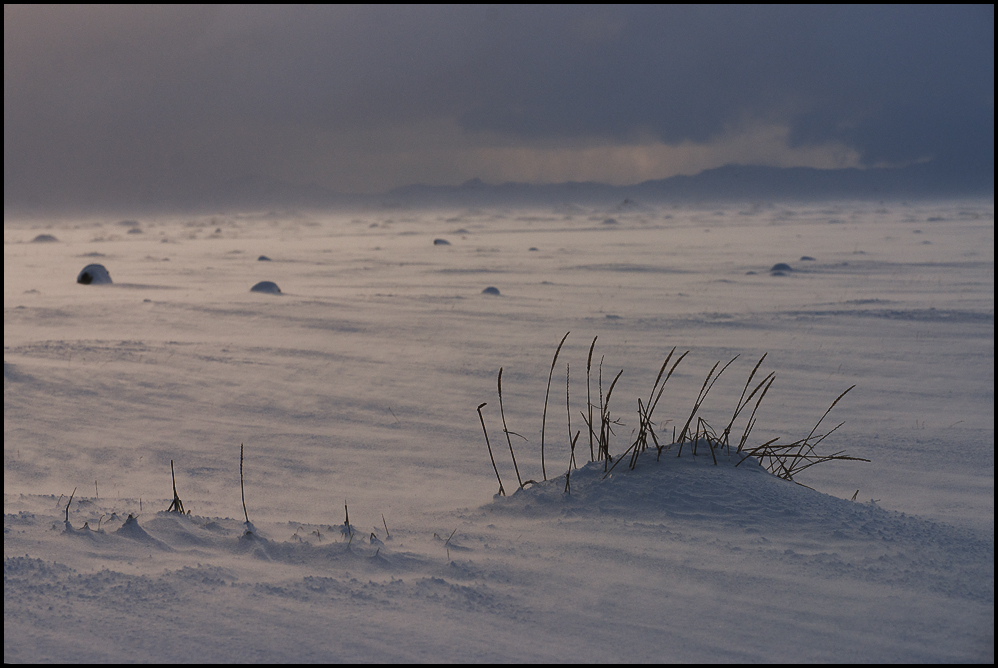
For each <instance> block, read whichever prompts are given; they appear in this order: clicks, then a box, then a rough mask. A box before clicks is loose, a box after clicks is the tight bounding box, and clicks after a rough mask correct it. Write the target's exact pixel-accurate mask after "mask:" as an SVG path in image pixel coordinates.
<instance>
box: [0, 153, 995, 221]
mask: <svg viewBox="0 0 998 668" xmlns="http://www.w3.org/2000/svg"><path fill="white" fill-rule="evenodd" d="M989 167H990V168H989V169H988V168H983V169H982V168H972V167H971V166H956V165H954V164H952V163H936V162H929V163H922V164H916V165H910V166H908V167H903V168H898V169H884V168H871V169H814V168H810V167H763V166H752V165H725V166H723V167H717V168H714V169H708V170H705V171H703V172H700V173H699V174H696V175H693V176H672V177H669V178H666V179H658V180H653V181H645V182H643V183H638V184H635V185H629V186H613V185H609V184H606V183H596V182H567V183H551V184H531V183H513V182H510V183H501V184H489V183H485V182H484V181H482V180H481V179H478V178H474V179H470V180H469V181H465V182H464V183H462V184H461V185H457V186H449V185H422V184H416V185H409V186H403V187H400V188H395V189H393V190H390V191H388V192H385V193H377V194H367V195H358V194H347V193H340V192H336V191H334V190H330V189H328V188H325V187H323V186H321V185H318V184H316V183H310V184H305V185H300V184H293V183H288V182H286V181H281V180H279V179H275V178H272V177H269V176H261V175H252V174H247V175H244V176H242V177H239V178H235V179H229V180H225V181H219V182H216V183H214V184H202V185H201V187H198V188H197V189H196V190H191V191H181V192H178V191H175V190H172V189H171V188H170V187H169V186H168V185H167V184H156V185H153V186H150V187H149V188H147V189H145V190H144V191H143V192H142V193H133V195H132V196H131V197H127V198H124V199H118V200H116V201H115V202H114V203H113V204H112V203H108V202H104V201H102V200H99V199H95V200H94V201H89V202H80V201H73V200H72V199H68V200H63V201H61V202H60V201H57V200H56V201H53V200H42V199H38V198H33V199H26V200H21V201H18V200H17V199H16V198H15V197H14V194H15V193H14V192H13V191H11V192H8V190H7V189H6V188H5V189H4V212H5V214H10V215H19V214H28V215H37V214H39V213H40V212H45V211H48V212H53V211H59V210H63V211H65V212H74V213H79V212H80V211H84V210H92V211H101V212H104V213H112V212H115V213H117V214H119V215H132V214H135V213H137V212H140V211H146V212H198V211H200V212H217V211H219V210H244V211H251V210H255V211H259V210H267V209H273V210H278V209H291V210H295V209H298V210H303V209H315V210H319V209H358V208H360V209H370V208H384V207H388V208H407V207H432V206H457V207H481V206H552V205H553V206H559V205H566V204H568V205H573V204H577V205H594V206H608V205H612V204H617V203H620V202H622V201H625V200H630V201H632V202H640V203H647V204H656V203H663V202H665V203H688V204H695V203H697V202H712V201H741V202H759V201H765V200H784V201H786V200H790V201H817V200H829V199H857V200H920V199H938V198H954V197H994V165H993V164H992V165H990V166H989Z"/></svg>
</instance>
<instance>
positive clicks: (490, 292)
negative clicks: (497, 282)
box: [482, 285, 499, 295]
mask: <svg viewBox="0 0 998 668" xmlns="http://www.w3.org/2000/svg"><path fill="white" fill-rule="evenodd" d="M482 294H483V295H498V294H499V288H497V287H495V286H492V285H490V286H489V287H487V288H485V289H484V290H482Z"/></svg>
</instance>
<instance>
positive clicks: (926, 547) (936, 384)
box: [4, 201, 994, 662]
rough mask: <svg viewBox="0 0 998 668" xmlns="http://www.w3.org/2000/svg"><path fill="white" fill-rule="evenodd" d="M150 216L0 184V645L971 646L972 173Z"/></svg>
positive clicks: (985, 292)
mask: <svg viewBox="0 0 998 668" xmlns="http://www.w3.org/2000/svg"><path fill="white" fill-rule="evenodd" d="M611 214H612V216H613V217H614V219H615V220H617V221H618V224H617V225H614V226H612V227H610V226H605V225H602V221H603V220H605V219H606V217H607V216H608V215H611ZM130 222H132V221H130ZM140 225H141V226H142V228H143V229H144V231H145V234H142V235H135V234H127V235H126V229H125V226H123V225H118V224H116V223H115V221H110V220H105V221H94V220H67V221H34V222H33V221H27V222H25V221H6V222H5V227H4V237H5V247H4V493H5V494H4V513H5V516H4V556H5V569H4V572H5V581H4V613H5V615H4V658H5V660H6V661H42V660H59V661H128V660H153V661H191V662H194V661H197V662H203V661H257V660H285V661H332V660H343V661H350V660H356V661H361V660H363V661H444V660H447V661H515V660H520V661H539V660H551V661H555V660H557V661H575V662H577V661H587V662H588V661H599V660H605V661H621V660H631V661H641V660H644V661H669V660H672V661H725V660H726V661H732V660H734V661H808V660H811V661H819V660H823V661H847V660H853V661H956V660H968V661H988V660H993V654H994V634H993V629H994V593H993V592H994V463H993V462H994V460H993V453H994V412H993V410H994V408H993V407H994V218H993V204H992V203H991V202H990V201H988V202H947V203H940V204H936V205H918V206H907V205H901V204H888V205H883V206H880V205H877V206H871V205H867V204H851V203H831V204H827V205H820V206H817V205H816V206H807V207H805V206H795V207H793V208H791V207H786V206H775V205H774V206H757V207H753V208H746V209H739V208H723V207H722V208H701V209H694V208H691V209H678V208H667V207H659V208H655V207H645V208H641V209H640V210H630V211H616V210H612V209H610V210H588V209H579V208H569V207H561V208H557V209H551V210H538V211H529V212H525V211H512V210H510V211H502V210H486V211H439V212H438V211H408V212H405V211H365V212H358V213H355V214H350V215H319V214H295V215H292V214H287V215H267V216H215V217H204V218H191V219H179V218H177V219H171V218H162V219H150V220H146V221H140ZM132 227H134V224H131V225H129V227H128V229H131V228H132ZM43 233H44V234H50V235H51V236H53V237H55V238H56V239H58V241H56V242H50V243H44V244H41V243H31V240H32V239H34V238H36V237H37V236H38V235H39V234H43ZM435 239H445V240H447V241H448V242H449V243H448V244H438V243H435V242H434V240H435ZM531 249H536V250H531ZM261 255H266V256H267V257H268V258H270V260H271V261H269V262H261V261H259V260H257V258H258V257H259V256H261ZM802 257H810V258H814V259H808V260H802V259H799V258H802ZM779 262H785V263H787V264H788V265H790V267H791V270H790V271H783V272H782V273H783V275H782V276H777V275H773V272H770V269H771V268H772V267H773V266H774V265H775V264H777V263H779ZM91 263H99V264H102V265H104V266H105V267H107V269H108V270H109V272H110V274H111V276H112V277H113V280H114V283H113V284H111V285H78V284H76V283H75V278H76V276H77V274H78V273H79V271H80V270H81V268H82V267H84V266H86V265H88V264H91ZM777 273H779V272H777ZM260 281H273V282H274V283H276V284H277V285H279V286H280V290H281V294H263V293H252V292H250V288H251V287H252V286H253V285H255V284H257V283H259V282H260ZM493 286H494V287H496V288H498V290H499V294H498V295H495V294H482V290H483V289H484V288H485V287H493ZM570 330H571V331H572V334H571V335H570V336H569V337H568V338H567V339H565V340H564V343H563V345H562V346H561V347H560V348H559V351H560V352H559V355H558V356H557V360H554V361H553V360H552V357H553V355H552V352H553V349H554V347H555V346H556V345H557V343H558V342H559V341H561V340H562V337H563V336H564V334H565V332H566V331H570ZM597 336H598V343H597V344H596V346H595V349H594V348H593V346H592V344H593V339H594V337H597ZM686 350H689V351H690V352H689V353H688V354H687V355H686V356H685V357H684V358H682V363H681V364H679V365H678V366H674V365H675V364H676V362H677V359H679V358H680V357H681V355H682V353H683V352H684V351H686ZM670 351H674V352H673V353H672V356H671V357H669V355H670ZM764 353H768V355H767V356H766V358H765V360H764V362H763V363H762V364H759V365H757V362H759V361H760V358H761V357H762V356H763V354H764ZM736 355H740V357H738V359H737V360H735V361H734V362H733V363H732V364H731V365H730V366H729V367H727V368H726V369H725V370H724V372H723V375H722V378H721V380H719V381H717V382H715V383H714V384H713V385H711V382H712V381H714V380H715V378H716V374H717V372H718V371H719V370H721V369H722V368H723V367H724V365H725V364H726V363H727V362H728V360H731V359H732V358H734V357H735V356H736ZM600 359H602V360H603V367H602V369H603V377H602V390H601V389H600V381H599V370H600V364H599V360H600ZM663 360H666V363H663ZM718 360H721V362H720V363H719V365H718V366H716V367H714V370H713V371H711V376H710V377H708V382H705V376H707V374H708V371H710V370H711V368H712V366H713V365H714V363H715V362H717V361H718ZM555 362H556V363H555ZM566 363H567V364H570V370H568V369H566V366H565V365H566ZM500 369H502V370H503V371H502V377H501V394H502V402H501V403H502V406H501V408H502V410H501V411H500V401H499V396H498V394H499V391H500V390H499V387H500V383H499V379H498V378H497V376H498V373H499V370H500ZM587 371H588V373H587ZM621 371H622V373H620V372H621ZM773 372H775V374H776V377H775V380H774V379H773V377H772V376H771V375H770V374H771V373H773ZM618 373H619V378H618ZM566 375H567V376H568V380H567V382H566ZM615 379H616V380H615ZM746 379H749V382H746ZM663 381H667V382H663ZM587 383H588V384H589V385H590V387H588V388H587V387H586V385H587ZM763 383H765V385H763ZM611 384H613V391H612V396H610V392H609V391H608V390H609V388H610V386H611ZM851 386H855V389H852V390H851V391H849V393H848V394H846V395H845V396H844V397H842V398H841V400H840V401H838V403H836V404H835V405H834V411H833V413H831V414H829V416H828V417H827V418H825V417H823V415H822V414H823V412H824V411H825V409H826V408H829V405H830V404H832V403H833V402H835V401H836V397H838V396H839V395H840V394H841V393H842V392H843V391H844V390H845V389H846V388H849V387H851ZM708 388H709V391H705V390H707V389H708ZM761 395H764V396H765V398H764V400H763V401H761V403H759V400H760V399H761ZM638 398H640V403H639V402H638V400H637V399H638ZM483 401H484V402H487V403H488V405H487V406H486V407H485V408H483V409H482V410H483V418H484V419H483V421H480V420H479V415H478V414H477V413H476V407H477V406H478V405H479V404H481V403H482V402H483ZM590 405H592V407H593V408H592V410H591V411H590V408H589V407H590ZM733 412H735V413H736V414H737V415H736V418H732V413H733ZM569 420H571V424H569ZM483 422H484V427H485V428H486V432H485V435H486V436H487V437H488V438H489V442H490V444H491V447H492V449H493V452H494V455H495V461H496V464H495V468H493V465H492V463H491V462H490V461H489V453H488V451H487V448H486V443H485V438H484V437H483V432H482V428H483ZM729 422H730V423H731V424H730V425H729ZM840 422H844V423H845V424H844V425H843V426H842V427H841V428H837V429H835V430H834V432H833V433H831V435H829V436H828V438H827V439H825V440H824V441H821V442H820V444H819V445H818V450H817V451H816V452H818V453H821V452H827V453H829V454H832V453H837V452H839V451H845V452H847V453H848V455H849V456H854V457H858V458H863V459H869V460H870V462H869V463H863V462H854V461H840V462H834V463H829V464H825V465H823V466H813V467H810V468H807V469H806V470H797V471H791V473H790V475H789V477H792V478H793V480H794V481H796V482H798V483H801V484H800V485H798V484H794V483H793V482H790V481H788V480H784V479H781V478H780V477H779V476H780V474H781V470H780V468H779V466H773V467H772V469H773V470H772V472H770V471H767V470H766V468H764V467H761V466H758V465H756V464H752V463H751V462H752V461H755V460H756V459H757V457H753V458H752V459H751V460H749V462H747V463H743V464H740V465H739V462H741V461H742V460H743V458H744V456H745V455H746V454H748V453H752V452H753V451H754V450H755V449H756V448H758V447H759V446H761V445H762V444H766V443H768V442H770V441H771V440H772V439H775V438H779V439H780V440H777V441H772V444H773V445H774V446H776V445H779V444H781V443H782V444H785V445H786V444H796V445H795V446H794V448H793V449H790V448H788V449H786V450H785V451H780V452H775V454H781V452H790V453H791V454H794V453H803V452H804V450H801V448H802V447H803V448H805V450H806V448H807V445H804V442H806V444H814V443H815V441H817V440H819V439H820V437H821V435H823V434H827V433H829V431H832V430H833V428H834V427H835V425H837V424H839V423H840ZM750 423H751V424H753V426H752V427H751V428H748V425H749V424H750ZM816 423H818V425H819V426H816ZM589 425H592V428H591V429H590V426H589ZM604 427H605V429H604ZM812 427H814V428H815V430H814V431H813V432H812V433H811V434H810V435H809V432H811V430H812ZM611 430H612V431H611ZM746 431H748V437H747V438H746V439H745V440H744V442H743V441H742V436H743V434H745V433H746ZM507 432H509V434H508V433H507ZM590 433H592V436H593V446H592V451H590V443H589V441H590ZM576 434H579V435H578V436H576ZM601 434H602V435H604V436H605V437H606V440H605V443H604V444H602V445H601ZM674 434H675V438H674V437H673V435H674ZM507 435H509V437H510V440H507ZM666 436H667V437H666ZM542 439H543V442H544V456H543V460H542V456H541V442H542ZM801 439H805V441H802V440H801ZM573 441H574V442H575V451H574V453H573V452H572V445H571V444H572V442H573ZM673 441H675V442H676V443H677V444H676V445H675V446H673V447H672V448H671V449H666V448H668V445H669V444H671V443H673ZM679 443H683V450H682V456H681V457H678V456H676V455H677V454H679ZM722 443H723V444H724V447H721V444H722ZM241 444H244V445H245V448H244V452H245V459H244V461H243V467H242V468H243V471H242V475H241V472H240V445H241ZM636 444H638V445H636ZM603 445H605V454H609V455H610V456H612V458H613V459H612V461H607V460H606V459H601V457H600V453H601V452H603V451H604V448H603ZM694 445H695V447H696V448H697V450H696V455H695V456H694V452H693V446H694ZM659 446H661V450H662V452H661V453H660V452H659ZM739 449H741V452H739ZM511 451H514V452H515V458H516V467H515V468H514V463H513V460H512V457H511ZM573 454H574V456H575V465H574V466H573V465H572V464H571V463H570V462H571V461H572V459H573ZM764 454H766V453H765V452H764V451H756V452H755V455H757V456H762V455H764ZM590 459H592V460H595V461H591V462H590V461H589V460H590ZM763 459H764V461H766V462H767V463H769V460H766V458H765V457H763ZM171 461H172V462H173V464H174V466H173V471H174V473H175V475H171ZM795 461H796V460H795ZM587 462H588V463H587ZM618 462H619V463H618ZM615 463H617V464H618V465H617V466H616V467H615V468H613V470H612V471H611V470H610V467H612V466H613V465H614V464H615ZM787 465H788V466H793V462H792V461H791V462H789V463H788V464H787ZM570 467H571V475H570V480H569V482H570V489H569V493H566V476H565V472H566V470H567V469H569V468H570ZM517 469H518V470H517ZM785 472H786V471H783V473H785ZM607 473H609V475H607ZM497 474H498V475H499V476H500V477H501V479H502V480H503V483H504V487H505V491H506V492H507V495H506V496H498V495H496V494H495V493H496V491H497V489H498V484H497V480H496V476H497ZM545 477H547V478H548V479H547V480H546V481H545V480H544V478H545ZM784 477H788V476H786V475H784ZM529 479H533V480H536V481H537V482H536V484H525V485H524V486H523V488H521V485H520V484H519V483H520V482H521V481H526V480H529ZM241 483H244V491H245V509H244V505H243V496H242V492H243V485H241ZM804 485H806V487H805V486H804ZM74 490H75V495H74ZM71 495H72V496H73V500H72V503H71V504H69V507H68V513H67V502H68V501H69V498H70V496H71ZM853 499H854V500H853ZM178 501H179V502H180V503H182V505H183V509H184V510H185V511H187V512H185V513H179V512H167V509H168V508H170V507H171V506H173V507H174V509H176V505H175V504H176V503H177V502H178ZM347 512H348V514H349V516H348V517H347ZM130 515H131V516H132V519H131V520H129V516H130ZM247 520H252V524H251V525H250V527H251V528H252V531H251V532H250V533H248V534H247V531H246V529H247V526H246V525H247ZM344 520H346V522H345V521H344Z"/></svg>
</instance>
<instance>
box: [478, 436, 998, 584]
mask: <svg viewBox="0 0 998 668" xmlns="http://www.w3.org/2000/svg"><path fill="white" fill-rule="evenodd" d="M743 458H744V455H743V454H739V455H734V454H732V455H731V456H727V455H721V456H719V457H718V458H717V461H718V463H717V465H716V466H715V465H714V464H713V461H712V460H711V458H710V457H709V456H699V457H691V456H686V457H682V458H680V457H676V456H675V455H674V454H673V455H671V456H670V455H668V454H663V456H662V457H661V458H656V457H655V456H654V454H653V453H646V454H645V455H643V456H642V457H640V458H639V465H638V466H637V467H636V468H635V470H633V471H631V470H627V469H623V470H621V468H622V467H621V468H618V469H617V470H615V471H613V472H611V473H610V474H609V475H607V474H606V473H605V472H604V471H605V469H606V468H607V467H606V466H604V464H603V463H602V462H590V463H589V464H587V465H585V466H584V467H582V468H579V469H578V470H575V471H571V493H567V492H565V476H564V475H561V476H559V477H557V478H554V479H551V480H548V481H546V482H543V483H539V484H535V485H528V486H526V487H524V488H522V489H518V490H517V491H516V492H515V493H513V494H512V495H510V496H509V497H502V496H499V495H497V496H496V497H495V499H494V500H493V502H492V503H490V504H488V505H487V506H485V507H483V510H484V512H485V515H486V516H501V517H522V518H535V519H543V520H545V521H557V522H558V523H559V524H560V525H565V524H576V525H579V526H582V525H585V524H591V523H593V522H594V521H595V522H601V523H602V522H606V521H607V520H613V521H622V522H626V523H628V524H630V525H632V526H641V527H643V531H645V532H648V533H651V534H658V535H659V536H660V537H661V538H662V539H663V540H664V541H677V540H678V541H679V542H686V541H687V539H688V536H690V535H692V534H687V533H686V531H694V532H696V533H700V534H705V535H710V534H715V535H717V534H720V535H723V536H724V537H725V538H724V540H725V541H728V542H730V544H732V545H736V546H737V548H736V551H742V550H744V551H751V552H756V553H758V554H765V555H767V556H766V558H767V559H770V560H772V561H773V563H774V564H780V568H795V569H802V570H804V571H807V570H810V569H812V568H813V569H814V570H815V571H816V574H817V575H820V576H822V577H829V578H840V577H848V578H854V579H858V580H862V581H869V582H879V583H889V584H903V585H904V586H906V587H914V588H918V589H923V588H924V589H925V590H926V591H933V592H937V593H941V594H944V595H947V596H953V597H959V598H965V599H969V600H975V601H979V602H982V603H993V601H994V571H993V568H990V567H989V566H988V563H989V560H991V559H992V558H993V554H994V545H993V543H991V542H989V541H987V540H985V539H982V538H981V537H979V536H977V535H976V534H975V533H974V532H972V531H967V530H963V529H958V528H954V527H949V526H946V525H942V524H938V523H935V522H931V521H928V520H924V519H921V518H919V517H915V516H910V515H906V514H904V513H898V512H895V511H889V510H884V509H882V508H880V507H879V506H878V505H877V504H876V502H874V501H872V500H871V501H868V502H865V503H864V502H859V501H849V500H845V499H839V498H837V497H833V496H829V495H827V494H822V493H820V492H817V491H815V490H812V489H809V488H807V487H804V486H801V485H797V484H794V483H793V482H789V481H786V480H782V479H780V478H778V477H776V476H774V475H772V474H770V473H769V472H767V471H766V470H765V469H763V468H762V467H761V466H760V465H759V463H758V461H756V460H755V459H754V458H751V457H750V458H747V459H746V460H745V461H744V462H742V459H743ZM739 464H740V465H739ZM677 530H683V533H682V534H677V533H675V532H676V531H677ZM760 540H762V543H760V542H759V541H760ZM943 564H945V566H944V567H942V568H940V567H941V566H943Z"/></svg>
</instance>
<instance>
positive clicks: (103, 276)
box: [76, 264, 111, 285]
mask: <svg viewBox="0 0 998 668" xmlns="http://www.w3.org/2000/svg"><path fill="white" fill-rule="evenodd" d="M76 282H77V283H82V284H83V285H106V284H108V283H110V282H111V274H109V273H108V271H107V269H106V268H105V267H104V265H102V264H88V265H87V266H85V267H84V268H83V270H82V271H80V274H79V276H77V277H76Z"/></svg>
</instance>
